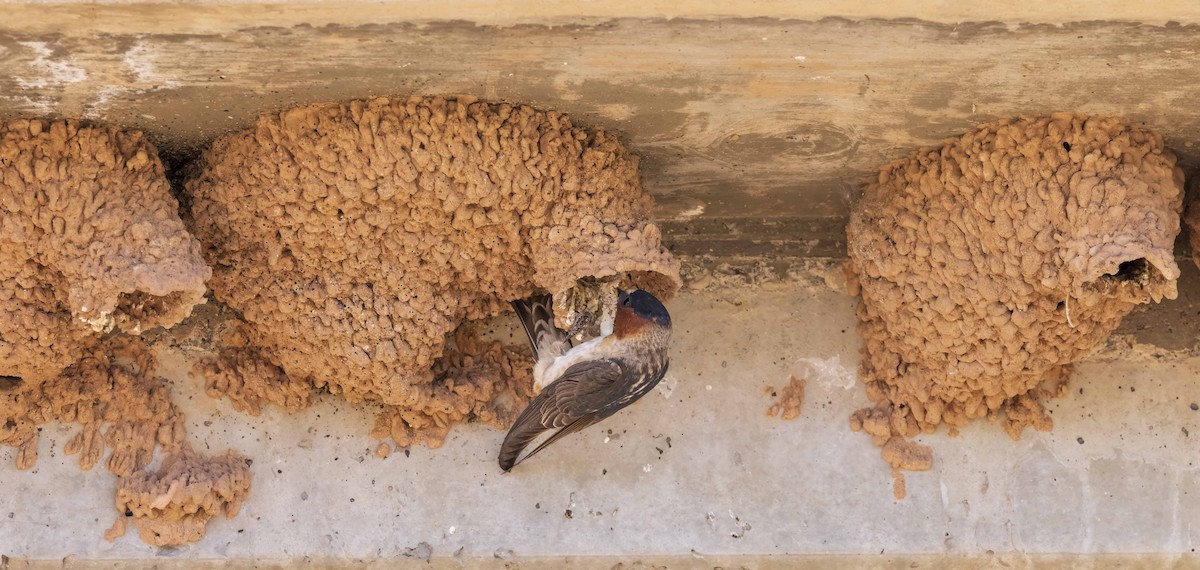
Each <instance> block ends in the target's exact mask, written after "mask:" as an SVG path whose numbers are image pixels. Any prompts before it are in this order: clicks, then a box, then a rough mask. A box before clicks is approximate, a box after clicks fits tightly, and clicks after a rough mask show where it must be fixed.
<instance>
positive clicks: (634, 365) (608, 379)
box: [500, 289, 671, 471]
mask: <svg viewBox="0 0 1200 570" xmlns="http://www.w3.org/2000/svg"><path fill="white" fill-rule="evenodd" d="M550 301H551V299H550V296H549V295H539V296H535V297H532V298H530V299H527V300H523V301H514V302H513V307H514V308H515V309H516V310H517V316H518V317H520V319H521V324H522V325H523V326H524V327H525V332H526V333H527V334H528V335H529V341H530V343H532V344H533V353H534V358H535V359H536V360H537V362H536V364H534V367H533V383H534V391H535V392H538V395H537V397H535V398H534V399H533V401H532V402H530V403H529V407H528V408H525V411H524V412H521V416H520V417H518V418H517V421H516V423H514V424H513V426H512V428H510V429H509V430H508V435H507V436H505V438H504V444H503V445H502V446H501V447H500V468H501V469H503V470H505V471H508V470H509V469H512V468H513V466H514V465H516V464H517V463H520V462H521V461H524V460H525V459H528V458H529V457H530V456H532V455H533V454H535V453H537V452H539V451H541V450H542V449H544V448H545V447H546V446H548V445H550V444H551V443H554V442H555V441H558V440H559V439H561V438H562V437H563V436H565V435H567V434H570V433H574V432H577V431H579V430H581V429H583V428H585V427H587V426H590V425H592V424H594V423H596V422H599V421H600V420H603V419H604V418H607V417H608V416H611V415H613V414H614V413H616V412H617V410H620V409H621V408H624V407H625V406H628V405H629V404H632V403H633V402H635V401H637V399H638V398H641V397H642V396H643V395H645V394H646V393H647V392H649V391H650V390H652V389H654V386H656V385H657V384H658V382H659V380H662V377H663V375H664V374H666V373H667V364H668V359H667V343H668V342H669V341H670V338H671V316H670V315H669V314H668V313H667V309H666V307H663V305H662V303H660V302H659V301H658V299H656V298H654V295H651V294H650V293H647V292H645V291H642V290H640V289H639V290H634V291H631V292H628V293H621V295H620V296H619V297H618V298H617V314H616V320H615V321H614V323H613V333H612V334H610V335H607V336H601V337H597V338H594V339H592V340H589V341H587V342H585V343H583V344H580V345H579V346H576V347H574V348H570V343H569V341H568V338H567V335H566V333H565V332H563V331H561V330H559V329H557V328H555V326H554V314H553V312H552V307H553V305H552V304H551V302H550ZM568 349H569V350H568ZM539 390H540V392H539ZM549 430H557V431H554V432H552V433H551V434H550V435H549V437H548V438H546V440H545V441H543V442H542V443H540V444H538V446H537V447H535V448H533V451H529V452H528V453H523V452H524V451H525V449H526V447H528V446H529V445H530V444H531V443H533V441H534V440H535V439H537V438H538V436H540V435H542V434H543V433H546V432H549Z"/></svg>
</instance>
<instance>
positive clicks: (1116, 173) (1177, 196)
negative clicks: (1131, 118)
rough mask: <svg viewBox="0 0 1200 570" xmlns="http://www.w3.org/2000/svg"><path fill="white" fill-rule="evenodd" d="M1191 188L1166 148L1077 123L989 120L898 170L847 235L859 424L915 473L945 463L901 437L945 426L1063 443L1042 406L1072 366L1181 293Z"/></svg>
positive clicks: (1138, 132) (1074, 118) (1122, 127)
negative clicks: (972, 423) (1151, 305)
mask: <svg viewBox="0 0 1200 570" xmlns="http://www.w3.org/2000/svg"><path fill="white" fill-rule="evenodd" d="M1182 186H1183V174H1182V172H1181V170H1180V169H1178V168H1176V167H1175V157H1174V156H1173V155H1172V154H1171V153H1170V152H1169V151H1166V150H1164V148H1163V142H1162V138H1161V137H1159V136H1157V135H1155V134H1153V133H1150V132H1148V131H1146V130H1144V129H1141V128H1139V127H1137V126H1134V125H1131V124H1129V123H1128V122H1126V121H1123V120H1121V119H1118V118H1112V117H1089V116H1084V115H1078V114H1056V115H1052V116H1050V117H1037V118H1029V117H1021V118H1017V119H1012V120H1004V121H999V122H995V123H990V124H987V125H984V126H982V127H980V128H979V129H978V130H975V131H973V132H970V133H968V134H966V135H964V136H962V137H961V138H959V139H952V140H948V141H946V143H945V144H944V145H943V146H941V147H936V148H925V149H922V150H920V151H917V152H916V153H915V154H913V155H912V156H909V157H908V158H905V159H902V160H899V161H896V162H894V163H892V164H890V165H888V166H887V167H885V168H884V169H883V171H882V172H881V173H880V174H879V177H878V179H877V180H876V181H874V182H872V183H871V184H870V185H869V186H868V187H867V189H866V191H865V194H864V195H863V197H862V200H861V201H860V202H859V203H858V205H857V206H856V207H855V210H854V212H853V213H852V215H851V219H850V224H849V227H848V228H847V233H848V237H849V256H850V261H849V265H848V270H849V272H850V273H851V274H852V275H851V276H852V281H855V282H856V283H857V286H856V288H857V289H858V291H859V292H860V293H861V296H862V302H861V303H860V304H859V306H858V317H859V332H860V333H861V335H862V337H863V340H864V343H865V347H864V348H865V354H864V358H863V362H862V367H861V375H862V379H863V381H864V382H865V383H866V385H867V394H868V396H869V397H870V399H871V400H872V401H873V402H875V407H874V408H870V409H865V410H860V411H859V412H857V413H855V414H854V416H853V418H852V427H853V428H855V429H862V430H865V431H867V432H868V433H870V434H871V435H872V436H874V438H875V440H876V443H877V444H879V445H882V446H885V449H884V450H885V454H884V455H885V458H887V459H888V462H889V463H891V464H892V465H893V466H894V467H896V468H906V469H907V468H918V469H920V468H922V467H923V468H928V461H917V462H911V461H909V459H911V458H912V456H914V455H922V454H923V453H921V450H919V449H916V448H911V446H912V445H915V444H911V443H910V442H905V441H903V440H902V439H899V438H908V437H912V436H915V435H917V434H919V433H922V432H932V431H933V430H934V429H936V428H937V426H939V425H941V424H943V423H945V424H948V425H949V426H950V427H951V429H952V431H953V430H954V429H955V428H957V427H959V426H962V425H964V424H966V423H967V422H968V421H969V420H971V419H972V418H979V417H984V416H990V417H994V418H997V419H1002V421H1003V425H1004V427H1005V429H1006V430H1008V432H1009V434H1010V435H1012V436H1013V437H1017V436H1018V435H1019V434H1020V432H1021V430H1022V429H1023V428H1024V426H1026V425H1033V426H1034V427H1036V428H1039V429H1049V428H1050V420H1049V418H1048V417H1047V416H1046V414H1045V413H1044V411H1043V409H1042V406H1041V404H1040V403H1039V400H1040V399H1041V398H1044V397H1046V396H1048V395H1053V394H1054V393H1056V392H1057V391H1058V390H1059V389H1060V388H1062V387H1063V385H1062V383H1061V382H1062V381H1063V380H1064V379H1065V375H1066V372H1067V366H1068V365H1069V364H1070V363H1072V362H1075V361H1077V360H1079V359H1081V358H1082V357H1084V356H1086V355H1087V354H1088V352H1089V351H1090V350H1091V349H1092V348H1093V347H1095V346H1096V345H1097V344H1098V343H1099V342H1101V341H1102V340H1103V339H1104V338H1106V337H1107V336H1108V334H1109V333H1110V332H1112V330H1113V329H1114V328H1116V327H1117V325H1118V324H1119V323H1120V321H1121V318H1122V317H1123V316H1124V315H1126V314H1127V313H1129V311H1130V310H1132V309H1133V307H1134V306H1135V305H1137V304H1140V303H1147V302H1150V301H1155V302H1157V301H1159V300H1161V299H1163V298H1164V297H1165V298H1174V297H1175V295H1176V290H1175V279H1176V278H1177V277H1178V276H1179V268H1178V267H1177V266H1176V265H1175V261H1174V258H1173V256H1172V248H1173V245H1174V241H1175V236H1176V235H1177V234H1178V233H1179V214H1180V208H1181V200H1182V196H1183V188H1182ZM889 443H890V445H889ZM904 450H908V451H910V452H911V453H910V452H905V453H900V452H899V451H904ZM889 451H891V453H888V452H889ZM914 463H915V465H914ZM898 484H899V485H898V488H897V492H898V494H902V480H901V481H898Z"/></svg>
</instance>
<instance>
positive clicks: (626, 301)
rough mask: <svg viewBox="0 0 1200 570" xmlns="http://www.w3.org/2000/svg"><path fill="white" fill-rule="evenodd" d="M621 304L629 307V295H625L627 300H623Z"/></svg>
mask: <svg viewBox="0 0 1200 570" xmlns="http://www.w3.org/2000/svg"><path fill="white" fill-rule="evenodd" d="M621 304H622V305H625V306H626V307H628V306H629V297H625V300H624V301H621Z"/></svg>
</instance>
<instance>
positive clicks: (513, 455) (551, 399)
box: [499, 384, 600, 471]
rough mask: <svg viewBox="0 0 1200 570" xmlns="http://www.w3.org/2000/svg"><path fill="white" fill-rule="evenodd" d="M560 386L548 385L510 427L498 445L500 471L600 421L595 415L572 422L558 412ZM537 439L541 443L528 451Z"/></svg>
mask: <svg viewBox="0 0 1200 570" xmlns="http://www.w3.org/2000/svg"><path fill="white" fill-rule="evenodd" d="M562 386H563V384H551V385H550V386H548V387H547V388H546V389H545V390H542V393H540V394H538V395H537V397H535V398H534V399H533V401H532V402H530V403H529V407H527V408H525V411H523V412H521V416H520V417H518V418H517V421H516V422H514V423H513V425H512V427H511V428H509V430H508V435H506V436H504V443H503V444H501V446H500V457H499V460H500V468H501V469H503V470H505V471H508V470H510V469H512V468H513V466H515V465H517V464H518V463H520V462H522V461H525V460H526V459H529V458H530V457H533V455H534V454H536V453H537V452H539V451H541V450H543V449H545V448H546V446H548V445H550V444H552V443H554V442H556V441H558V440H559V439H562V438H563V437H564V436H567V435H570V434H572V433H575V432H577V431H579V430H581V429H583V428H585V427H587V426H590V425H592V424H594V423H596V422H597V421H599V419H600V417H599V416H598V415H597V414H595V413H588V414H585V415H583V416H581V417H578V418H574V419H572V418H569V417H565V416H563V415H561V414H560V413H558V412H557V411H556V410H555V408H556V407H557V404H558V400H559V394H558V391H559V388H561V387H562ZM547 424H549V425H547ZM556 424H557V425H556ZM555 428H558V429H555ZM544 436H549V437H544ZM539 439H541V441H540V442H539V443H538V444H537V446H536V447H533V449H532V450H529V447H530V446H531V445H532V444H533V442H535V441H538V440H539Z"/></svg>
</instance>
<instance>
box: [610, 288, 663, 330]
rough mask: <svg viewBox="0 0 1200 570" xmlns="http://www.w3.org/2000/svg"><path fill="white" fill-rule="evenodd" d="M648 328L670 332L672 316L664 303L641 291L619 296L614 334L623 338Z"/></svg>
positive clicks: (636, 290)
mask: <svg viewBox="0 0 1200 570" xmlns="http://www.w3.org/2000/svg"><path fill="white" fill-rule="evenodd" d="M646 327H657V328H661V329H666V330H670V328H671V315H670V313H667V308H666V307H664V306H663V304H662V302H660V301H659V300H658V299H656V298H655V297H654V295H651V294H650V293H647V292H645V291H643V290H641V289H634V290H633V291H622V292H621V294H620V295H618V296H617V318H616V321H615V322H614V323H613V334H615V335H616V336H617V338H622V337H625V336H628V335H631V334H636V333H638V332H640V331H641V330H643V329H644V328H646Z"/></svg>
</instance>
